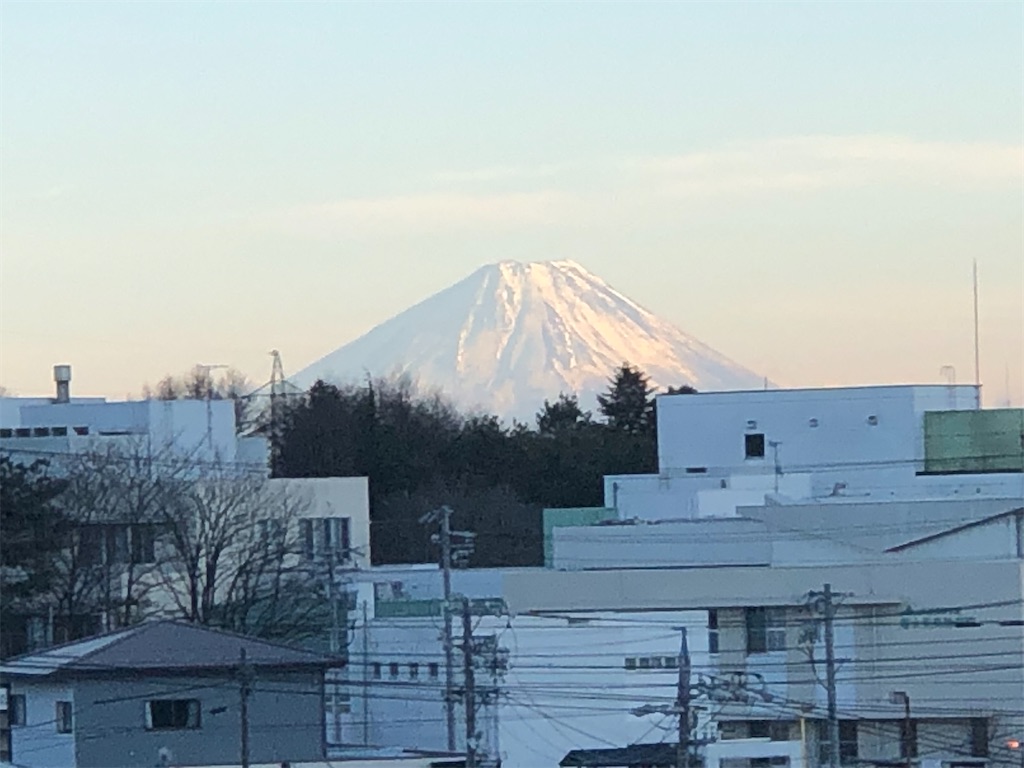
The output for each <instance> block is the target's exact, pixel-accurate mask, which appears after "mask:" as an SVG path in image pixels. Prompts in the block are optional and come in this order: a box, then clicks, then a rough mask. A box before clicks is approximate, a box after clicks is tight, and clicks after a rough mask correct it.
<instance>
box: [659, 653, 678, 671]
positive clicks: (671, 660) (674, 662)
mask: <svg viewBox="0 0 1024 768" xmlns="http://www.w3.org/2000/svg"><path fill="white" fill-rule="evenodd" d="M661 663H662V666H664V667H665V669H679V657H678V656H666V657H665V658H663V659H662V660H661Z"/></svg>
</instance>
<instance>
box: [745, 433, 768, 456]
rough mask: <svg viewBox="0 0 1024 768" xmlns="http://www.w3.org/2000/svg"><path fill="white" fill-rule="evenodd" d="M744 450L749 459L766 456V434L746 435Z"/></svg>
mask: <svg viewBox="0 0 1024 768" xmlns="http://www.w3.org/2000/svg"><path fill="white" fill-rule="evenodd" d="M744 450H745V453H746V457H747V458H748V459H763V458H764V435H763V434H760V433H757V434H753V435H744Z"/></svg>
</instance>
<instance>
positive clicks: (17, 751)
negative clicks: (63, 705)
mask: <svg viewBox="0 0 1024 768" xmlns="http://www.w3.org/2000/svg"><path fill="white" fill-rule="evenodd" d="M11 693H12V694H19V693H21V694H25V715H26V717H25V725H16V726H13V727H12V728H11V748H12V752H13V756H12V757H13V763H14V764H15V765H22V766H26V768H69V766H73V765H75V738H76V734H75V733H57V725H56V716H57V702H58V701H70V702H72V707H74V692H73V690H72V689H71V688H70V687H67V686H62V685H54V684H48V683H32V684H30V685H25V684H22V683H20V682H19V681H17V680H15V681H14V682H13V683H12V685H11Z"/></svg>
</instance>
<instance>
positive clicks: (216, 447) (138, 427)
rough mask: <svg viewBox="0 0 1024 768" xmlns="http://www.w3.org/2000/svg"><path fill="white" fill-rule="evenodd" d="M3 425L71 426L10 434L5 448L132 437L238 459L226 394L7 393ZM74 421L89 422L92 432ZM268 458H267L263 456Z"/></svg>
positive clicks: (78, 445) (180, 451) (145, 444)
mask: <svg viewBox="0 0 1024 768" xmlns="http://www.w3.org/2000/svg"><path fill="white" fill-rule="evenodd" d="M2 415H3V419H4V421H3V422H0V425H2V426H5V427H8V426H10V427H28V428H31V427H67V428H68V431H69V433H71V434H69V435H68V436H66V437H42V438H35V437H29V438H16V437H15V438H7V439H5V440H4V447H5V448H6V449H9V450H12V451H14V452H18V451H19V449H20V450H22V451H24V452H25V453H26V455H31V453H32V452H55V453H62V452H70V451H80V450H90V449H91V448H92V447H93V446H95V445H97V441H109V440H122V441H132V445H134V446H136V447H137V448H141V449H144V450H146V451H149V452H152V453H153V454H159V453H161V452H164V451H169V452H171V453H174V454H176V455H178V456H182V457H187V458H188V459H189V460H192V461H195V462H222V463H225V464H228V465H231V464H233V463H235V462H236V461H237V460H238V438H237V436H236V434H235V412H234V405H233V403H231V402H230V401H228V400H214V401H211V402H209V403H207V402H206V401H203V400H136V401H124V402H113V403H109V402H105V401H103V400H102V399H85V398H82V399H74V400H72V401H71V402H69V403H53V402H50V401H48V400H46V399H45V398H18V399H11V398H5V399H4V401H3V412H2ZM74 427H87V428H88V431H89V433H88V437H87V439H86V437H85V436H80V435H76V434H74V432H73V428H74ZM264 464H265V462H264Z"/></svg>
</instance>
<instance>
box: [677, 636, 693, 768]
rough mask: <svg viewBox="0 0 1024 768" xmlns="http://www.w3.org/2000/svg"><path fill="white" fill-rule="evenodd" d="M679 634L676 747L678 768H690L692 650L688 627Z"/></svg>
mask: <svg viewBox="0 0 1024 768" xmlns="http://www.w3.org/2000/svg"><path fill="white" fill-rule="evenodd" d="M679 632H680V640H679V680H678V681H677V683H676V709H677V710H678V711H679V743H678V744H677V745H676V768H690V649H689V648H688V647H687V644H686V627H680V628H679Z"/></svg>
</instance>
